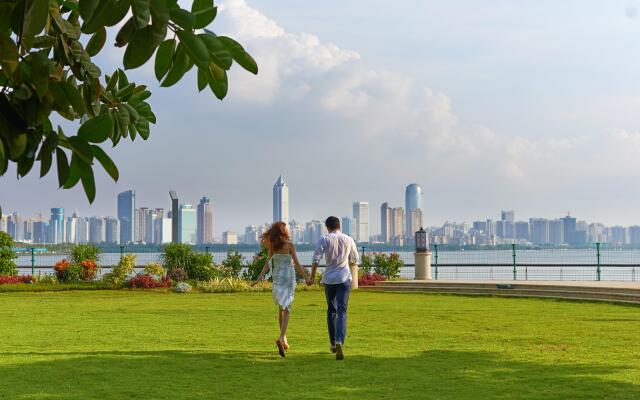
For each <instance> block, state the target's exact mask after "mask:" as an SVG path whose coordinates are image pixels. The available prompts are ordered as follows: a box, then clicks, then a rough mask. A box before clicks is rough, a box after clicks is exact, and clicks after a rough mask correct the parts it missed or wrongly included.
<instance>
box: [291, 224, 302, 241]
mask: <svg viewBox="0 0 640 400" xmlns="http://www.w3.org/2000/svg"><path fill="white" fill-rule="evenodd" d="M289 235H290V236H291V241H292V242H293V243H304V226H303V225H302V224H300V223H299V222H297V221H295V220H291V221H290V222H289Z"/></svg>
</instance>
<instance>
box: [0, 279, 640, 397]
mask: <svg viewBox="0 0 640 400" xmlns="http://www.w3.org/2000/svg"><path fill="white" fill-rule="evenodd" d="M296 296H297V298H296V302H295V304H294V309H293V313H292V321H291V325H290V331H289V335H288V337H289V342H290V344H291V349H290V351H289V353H288V355H287V358H286V359H282V358H280V357H278V356H277V353H276V348H275V345H274V344H273V341H274V339H275V338H276V336H277V334H276V325H277V321H276V314H275V308H274V305H273V303H272V300H271V297H270V294H268V293H256V294H187V295H178V294H173V293H162V292H130V291H72V292H60V293H1V294H0V398H1V399H129V398H135V399H196V398H202V399H251V398H256V399H269V398H274V399H425V398H433V399H545V400H548V399H605V398H606V399H640V307H630V306H620V305H611V304H599V303H577V302H562V301H552V300H537V299H500V298H476V297H457V296H438V295H422V294H391V293H366V292H356V293H353V294H352V298H351V304H350V312H349V332H348V339H347V343H346V357H347V358H346V360H345V361H344V362H337V361H335V360H334V359H333V357H332V355H331V354H329V352H328V343H327V339H326V334H325V322H324V315H325V311H324V304H323V303H324V295H323V293H322V292H303V293H298V294H297V295H296Z"/></svg>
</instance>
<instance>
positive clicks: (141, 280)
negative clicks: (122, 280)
mask: <svg viewBox="0 0 640 400" xmlns="http://www.w3.org/2000/svg"><path fill="white" fill-rule="evenodd" d="M126 286H127V287H128V288H130V289H156V288H168V287H171V279H170V278H169V277H168V276H163V277H162V278H161V279H156V278H154V277H153V276H150V275H142V274H138V275H136V276H134V277H133V278H131V279H129V280H128V281H126Z"/></svg>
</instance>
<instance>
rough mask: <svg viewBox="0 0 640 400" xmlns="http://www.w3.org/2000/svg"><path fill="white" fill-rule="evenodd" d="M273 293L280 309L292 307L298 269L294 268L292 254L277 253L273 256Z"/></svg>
mask: <svg viewBox="0 0 640 400" xmlns="http://www.w3.org/2000/svg"><path fill="white" fill-rule="evenodd" d="M271 260H272V261H273V270H272V271H271V277H272V279H273V286H272V292H271V293H272V294H273V300H274V301H275V302H276V304H277V305H278V306H279V307H280V309H287V310H290V309H291V303H293V294H294V293H295V290H296V271H295V269H294V268H293V259H292V258H291V255H290V254H278V253H275V254H274V255H273V258H272V259H271Z"/></svg>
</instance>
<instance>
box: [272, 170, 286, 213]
mask: <svg viewBox="0 0 640 400" xmlns="http://www.w3.org/2000/svg"><path fill="white" fill-rule="evenodd" d="M278 221H284V222H289V187H288V186H287V184H286V182H285V181H284V179H283V178H282V175H280V176H279V177H278V180H277V181H276V183H275V184H274V185H273V222H278Z"/></svg>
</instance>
